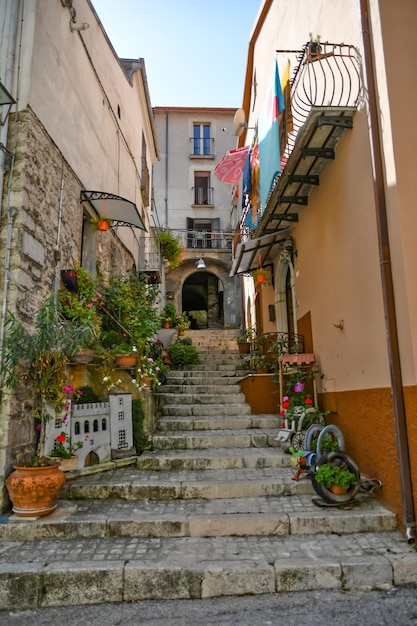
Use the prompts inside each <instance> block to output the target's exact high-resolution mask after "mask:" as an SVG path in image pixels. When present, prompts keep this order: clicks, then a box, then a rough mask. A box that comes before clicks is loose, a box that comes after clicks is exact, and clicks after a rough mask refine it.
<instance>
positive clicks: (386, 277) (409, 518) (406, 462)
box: [360, 0, 416, 544]
mask: <svg viewBox="0 0 417 626" xmlns="http://www.w3.org/2000/svg"><path fill="white" fill-rule="evenodd" d="M360 9H361V22H362V38H363V46H364V61H365V73H366V81H367V87H368V95H369V98H368V106H369V118H370V139H371V152H372V163H373V169H374V177H373V178H374V194H375V209H376V220H377V235H378V248H379V260H380V269H381V282H382V294H383V301H384V312H385V324H386V335H387V347H388V357H389V367H390V377H391V391H392V404H393V412H394V425H395V434H396V443H397V457H398V467H399V473H400V490H401V503H402V514H403V523H404V526H405V531H406V539H407V542H408V543H409V544H414V543H415V525H416V524H415V513H414V502H413V489H412V480H411V468H410V456H409V447H408V439H407V424H406V415H405V404H404V390H403V382H402V372H401V359H400V348H399V342H398V328H397V316H396V311H395V296H394V284H393V277H392V266H391V256H390V244H389V233H388V220H387V206H386V196H385V185H384V180H385V179H384V168H383V159H382V146H381V128H380V121H379V120H380V117H379V114H378V105H377V102H378V100H377V89H376V76H375V58H374V50H373V46H372V35H371V26H370V21H369V0H360Z"/></svg>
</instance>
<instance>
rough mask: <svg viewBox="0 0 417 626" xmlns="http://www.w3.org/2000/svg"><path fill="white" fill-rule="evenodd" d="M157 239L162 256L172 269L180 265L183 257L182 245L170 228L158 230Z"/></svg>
mask: <svg viewBox="0 0 417 626" xmlns="http://www.w3.org/2000/svg"><path fill="white" fill-rule="evenodd" d="M158 239H159V243H160V246H161V253H162V256H163V257H164V258H165V259H166V260H167V261H168V263H169V264H170V266H171V268H172V269H175V268H176V267H178V266H179V265H181V263H182V261H183V258H184V247H183V245H182V244H181V242H180V240H179V238H178V237H176V236H175V235H173V234H172V232H171V230H169V229H167V230H160V231H159V232H158Z"/></svg>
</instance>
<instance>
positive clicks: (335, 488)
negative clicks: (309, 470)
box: [330, 485, 347, 496]
mask: <svg viewBox="0 0 417 626" xmlns="http://www.w3.org/2000/svg"><path fill="white" fill-rule="evenodd" d="M330 491H331V492H332V493H333V494H334V495H335V496H344V495H345V493H347V489H344V488H343V487H341V486H340V485H330Z"/></svg>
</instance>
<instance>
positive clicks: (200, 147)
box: [190, 137, 215, 159]
mask: <svg viewBox="0 0 417 626" xmlns="http://www.w3.org/2000/svg"><path fill="white" fill-rule="evenodd" d="M190 145H191V151H190V159H214V156H215V155H214V138H212V137H201V138H197V137H190Z"/></svg>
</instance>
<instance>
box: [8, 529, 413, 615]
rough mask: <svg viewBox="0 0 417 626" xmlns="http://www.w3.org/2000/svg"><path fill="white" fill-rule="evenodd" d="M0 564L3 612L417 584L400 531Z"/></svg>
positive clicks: (143, 541) (151, 546)
mask: <svg viewBox="0 0 417 626" xmlns="http://www.w3.org/2000/svg"><path fill="white" fill-rule="evenodd" d="M1 557H2V563H1V567H0V589H1V606H2V608H3V609H9V610H11V609H18V610H23V609H36V608H38V607H41V606H42V607H48V606H67V605H71V604H76V605H79V604H94V603H104V602H122V601H125V602H133V601H140V600H162V599H174V598H178V599H179V598H181V599H185V598H189V599H191V598H192V599H195V598H213V597H219V596H225V595H230V596H235V595H236V596H241V595H244V594H264V593H281V592H284V591H301V590H303V591H305V590H318V589H338V590H345V591H349V592H351V591H359V592H363V591H369V590H371V589H393V588H395V587H396V586H399V585H404V584H414V585H415V584H416V583H417V553H416V552H415V550H414V548H413V547H412V546H410V545H408V544H407V543H406V542H404V540H403V538H402V536H401V534H400V533H399V532H398V531H383V532H368V533H362V532H360V533H352V534H348V535H343V536H342V537H341V536H340V535H339V534H338V533H337V534H332V533H330V534H329V533H327V532H326V533H323V534H319V535H314V536H311V535H301V536H300V535H284V536H279V535H269V536H251V537H237V536H236V537H221V536H216V537H166V538H159V539H155V538H146V537H145V538H144V537H119V538H118V539H117V540H115V538H114V537H98V538H90V537H87V538H80V537H77V538H75V539H37V540H33V541H9V542H6V543H5V544H4V545H3V546H2V553H1ZM335 610H336V611H337V608H336V609H335ZM307 615H308V612H307ZM306 623H307V622H306Z"/></svg>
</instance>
